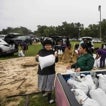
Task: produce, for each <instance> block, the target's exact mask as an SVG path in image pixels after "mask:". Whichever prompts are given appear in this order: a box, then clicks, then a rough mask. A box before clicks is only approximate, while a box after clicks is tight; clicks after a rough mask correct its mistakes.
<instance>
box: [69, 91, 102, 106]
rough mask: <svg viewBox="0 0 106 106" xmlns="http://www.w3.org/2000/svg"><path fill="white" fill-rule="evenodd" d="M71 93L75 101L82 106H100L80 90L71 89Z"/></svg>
mask: <svg viewBox="0 0 106 106" xmlns="http://www.w3.org/2000/svg"><path fill="white" fill-rule="evenodd" d="M71 91H72V92H74V95H75V98H76V100H77V101H78V103H79V104H82V106H101V105H99V103H98V102H97V101H96V100H94V99H91V98H89V97H88V96H87V95H86V94H85V93H84V92H83V91H82V90H81V89H71Z"/></svg>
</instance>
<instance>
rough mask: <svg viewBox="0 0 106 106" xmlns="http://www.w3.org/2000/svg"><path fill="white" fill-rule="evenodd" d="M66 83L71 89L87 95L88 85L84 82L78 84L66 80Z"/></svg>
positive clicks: (71, 80) (74, 81)
mask: <svg viewBox="0 0 106 106" xmlns="http://www.w3.org/2000/svg"><path fill="white" fill-rule="evenodd" d="M67 83H68V84H69V85H71V86H72V87H73V88H77V89H81V90H82V91H84V92H85V93H86V94H87V93H88V85H87V84H86V83H85V82H78V81H76V80H74V79H71V78H70V79H68V80H67Z"/></svg>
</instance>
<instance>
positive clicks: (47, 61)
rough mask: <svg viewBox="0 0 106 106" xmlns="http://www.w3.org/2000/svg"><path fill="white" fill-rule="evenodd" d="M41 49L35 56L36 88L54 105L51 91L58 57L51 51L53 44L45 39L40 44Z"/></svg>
mask: <svg viewBox="0 0 106 106" xmlns="http://www.w3.org/2000/svg"><path fill="white" fill-rule="evenodd" d="M42 45H43V48H42V49H41V50H40V51H39V52H38V54H37V55H36V60H37V61H38V62H39V65H38V88H39V90H40V91H41V92H42V95H43V96H47V97H48V102H49V103H50V104H51V103H54V100H53V99H52V91H53V90H54V79H55V63H56V62H58V57H57V54H56V53H55V51H54V50H53V42H52V40H51V39H49V38H46V39H44V40H43V42H42Z"/></svg>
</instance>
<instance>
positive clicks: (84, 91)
mask: <svg viewBox="0 0 106 106" xmlns="http://www.w3.org/2000/svg"><path fill="white" fill-rule="evenodd" d="M67 83H68V85H70V86H71V91H72V92H73V93H74V95H75V98H76V100H77V101H78V103H79V104H82V106H106V75H103V74H97V75H95V76H93V75H91V74H88V75H85V74H83V75H81V74H80V75H76V74H72V75H71V77H70V79H68V80H67Z"/></svg>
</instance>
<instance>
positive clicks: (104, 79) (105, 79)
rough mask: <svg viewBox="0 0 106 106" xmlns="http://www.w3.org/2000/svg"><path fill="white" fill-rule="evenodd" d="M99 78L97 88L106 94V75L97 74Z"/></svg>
mask: <svg viewBox="0 0 106 106" xmlns="http://www.w3.org/2000/svg"><path fill="white" fill-rule="evenodd" d="M98 76H99V88H101V89H102V90H104V91H105V93H106V75H102V74H98Z"/></svg>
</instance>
